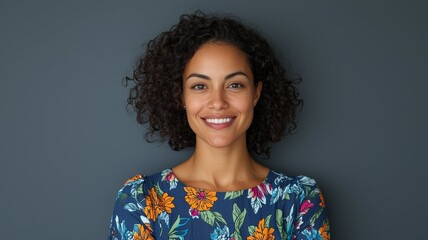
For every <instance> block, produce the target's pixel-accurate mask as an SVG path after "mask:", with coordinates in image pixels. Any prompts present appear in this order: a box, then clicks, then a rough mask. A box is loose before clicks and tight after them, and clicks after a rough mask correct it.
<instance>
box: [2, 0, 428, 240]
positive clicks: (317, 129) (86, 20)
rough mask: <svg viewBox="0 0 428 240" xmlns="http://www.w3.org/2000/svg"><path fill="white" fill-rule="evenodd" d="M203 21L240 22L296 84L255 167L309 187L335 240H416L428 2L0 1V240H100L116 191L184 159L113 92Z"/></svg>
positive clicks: (421, 201)
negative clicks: (148, 134) (305, 178)
mask: <svg viewBox="0 0 428 240" xmlns="http://www.w3.org/2000/svg"><path fill="white" fill-rule="evenodd" d="M368 2H370V3H368ZM197 8H201V9H205V10H210V11H214V12H215V11H225V12H228V13H233V14H236V15H238V16H240V17H241V18H242V19H244V21H245V22H247V23H249V24H251V25H252V26H254V27H256V28H257V29H259V30H260V31H261V32H262V33H263V34H265V35H266V36H267V38H269V39H270V40H271V41H272V43H273V45H274V46H275V48H276V49H277V52H278V54H279V55H280V57H281V58H282V59H283V60H284V62H285V63H287V66H289V67H291V68H292V69H293V70H294V72H295V73H298V74H301V76H302V77H303V79H304V81H303V83H302V84H301V86H300V89H301V94H302V96H303V98H304V99H305V106H304V109H303V111H302V113H301V114H300V115H299V128H298V132H297V134H296V135H294V136H291V137H288V138H286V139H285V140H284V141H282V142H280V143H279V144H277V145H276V146H275V147H274V151H273V154H272V159H270V160H269V161H266V162H265V164H266V165H267V166H269V167H271V168H273V169H276V170H279V171H284V172H286V173H288V174H289V175H297V174H305V175H309V176H311V177H314V178H316V179H317V180H318V182H319V184H320V185H321V187H322V188H323V190H324V192H325V195H326V200H327V204H328V205H329V212H330V217H331V223H332V228H333V239H347V240H352V239H355V240H358V239H423V238H424V236H425V237H426V233H425V231H423V226H424V225H426V215H427V214H428V211H427V208H426V207H425V205H426V204H425V201H426V198H427V197H428V194H427V190H426V185H427V183H428V181H427V179H426V177H425V175H426V171H427V161H426V160H427V159H428V152H427V140H428V127H427V123H428V108H427V106H426V103H427V102H428V97H427V94H426V93H425V92H426V89H427V88H428V81H427V78H426V74H425V70H426V67H427V63H428V61H427V60H428V59H427V56H428V51H427V42H428V39H427V38H428V34H427V27H426V24H427V21H428V17H427V14H426V9H427V4H426V3H424V1H400V2H399V1H320V0H314V1H304V0H300V1H273V0H272V1H246V0H242V1H236V0H235V1H226V0H224V1H218V0H217V1H192V0H186V1H184V0H181V1H173V0H171V1H165V0H163V1H142V0H141V1H77V0H75V1H68V2H67V3H66V2H65V1H62V2H61V1H12V0H10V1H5V0H2V1H0V34H1V37H0V111H1V118H0V161H1V165H0V184H1V185H0V186H1V197H0V208H1V210H0V236H1V237H0V238H1V239H76V238H77V239H104V238H105V237H106V236H107V227H108V223H109V218H110V214H111V210H112V207H113V202H114V198H115V195H116V192H117V190H118V189H119V187H120V186H121V184H122V183H123V181H124V180H125V179H127V178H128V177H131V176H133V175H134V174H135V173H137V172H142V173H145V174H149V173H154V172H157V171H159V170H161V169H163V168H166V167H170V166H172V165H175V164H177V163H179V162H180V161H182V160H184V159H185V158H186V157H187V156H188V155H189V154H190V151H184V152H180V153H177V152H173V151H171V150H169V149H168V147H167V146H166V145H161V144H148V143H146V142H145V141H144V139H143V131H144V128H143V127H141V126H138V125H137V124H136V122H135V120H134V116H133V115H132V114H128V113H127V111H126V109H125V106H126V101H125V100H126V96H127V89H126V88H124V87H123V86H122V85H121V79H122V77H123V76H124V75H126V74H129V73H130V72H131V69H132V66H133V63H134V60H135V59H136V58H137V56H138V55H139V53H140V52H141V50H142V48H141V46H142V44H143V42H144V41H146V40H149V39H151V38H152V37H154V36H155V35H156V34H157V33H159V32H160V31H162V30H166V29H168V28H169V27H170V26H171V25H172V24H173V23H175V22H176V21H177V19H178V16H179V15H180V14H181V13H184V12H191V11H193V10H194V9H197ZM424 67H425V68H424Z"/></svg>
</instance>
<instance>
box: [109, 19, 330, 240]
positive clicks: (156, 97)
mask: <svg viewBox="0 0 428 240" xmlns="http://www.w3.org/2000/svg"><path fill="white" fill-rule="evenodd" d="M127 80H133V81H134V82H135V86H134V87H133V88H132V89H131V94H130V97H129V99H128V103H129V104H131V105H133V106H134V109H135V110H136V112H137V120H138V122H139V123H141V124H145V123H148V125H149V127H148V133H147V135H146V137H147V138H148V140H149V141H151V140H154V139H157V138H158V139H161V140H168V143H169V144H170V146H171V147H172V149H174V150H181V149H183V148H187V147H194V149H195V150H194V152H193V154H192V155H191V157H190V158H189V159H188V160H187V161H184V162H183V163H182V164H180V165H178V166H175V167H173V168H171V169H166V170H164V171H162V172H160V173H157V174H154V175H150V176H144V177H143V176H141V175H137V176H136V177H134V178H132V179H130V180H129V181H127V183H126V184H125V186H124V187H123V188H122V189H121V190H120V191H119V193H118V196H117V200H116V205H115V208H114V212H113V216H112V223H111V227H110V228H111V229H110V239H329V238H330V235H329V225H328V220H327V215H326V210H325V203H324V200H323V197H322V194H321V192H320V191H319V189H318V187H317V186H316V183H315V181H314V180H313V179H310V178H308V177H305V176H298V177H289V176H287V175H285V174H281V173H277V172H274V171H272V170H269V169H268V168H266V167H264V166H262V165H260V164H259V163H257V162H256V161H254V160H253V158H252V156H251V153H255V154H259V155H262V156H263V157H264V158H268V157H269V153H270V152H269V147H268V143H269V142H276V141H279V140H280V139H281V137H282V136H284V135H285V133H290V132H292V131H293V130H294V129H295V127H296V125H295V122H294V120H295V112H296V110H297V109H298V108H299V107H300V105H301V104H302V101H301V100H300V99H299V98H298V92H297V90H296V88H295V86H294V85H293V84H294V83H293V82H292V81H291V80H289V79H287V77H286V74H285V71H284V69H283V68H282V67H281V65H280V63H279V62H278V60H277V59H276V57H275V55H274V53H273V51H272V50H271V48H270V46H269V45H268V43H267V42H266V41H265V40H264V39H263V38H262V37H261V36H260V35H259V34H258V33H256V32H255V31H254V30H252V29H250V28H248V27H246V26H243V25H242V24H241V23H239V22H238V21H237V20H234V19H231V18H227V17H219V16H207V15H205V14H203V13H201V12H196V13H194V14H192V15H183V16H181V18H180V22H179V23H178V24H177V25H175V26H173V28H172V29H171V30H170V31H167V32H164V33H162V34H160V35H159V36H158V37H156V38H155V39H154V40H152V41H150V42H149V44H148V46H147V50H146V52H145V54H144V55H143V56H142V57H141V59H140V61H139V64H138V66H137V68H136V69H135V71H134V76H133V78H132V79H127Z"/></svg>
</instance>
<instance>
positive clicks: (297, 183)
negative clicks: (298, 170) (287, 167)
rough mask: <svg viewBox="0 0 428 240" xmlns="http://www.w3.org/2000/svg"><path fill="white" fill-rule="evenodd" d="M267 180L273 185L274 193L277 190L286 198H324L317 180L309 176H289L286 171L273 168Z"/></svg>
mask: <svg viewBox="0 0 428 240" xmlns="http://www.w3.org/2000/svg"><path fill="white" fill-rule="evenodd" d="M267 181H268V183H269V184H270V185H271V187H272V189H273V192H274V193H275V192H277V193H278V194H279V195H281V196H282V197H283V198H286V199H293V198H294V199H300V200H301V199H304V198H307V197H320V198H322V194H321V191H320V188H319V187H318V184H317V182H316V181H315V179H313V178H311V177H308V176H304V175H298V176H289V175H286V174H285V173H280V172H276V171H273V170H271V171H270V174H269V177H268V179H267ZM293 196H294V197H293ZM278 197H279V196H278Z"/></svg>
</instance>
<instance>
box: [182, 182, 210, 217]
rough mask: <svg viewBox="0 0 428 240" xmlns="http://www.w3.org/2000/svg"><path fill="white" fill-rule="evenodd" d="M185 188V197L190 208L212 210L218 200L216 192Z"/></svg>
mask: <svg viewBox="0 0 428 240" xmlns="http://www.w3.org/2000/svg"><path fill="white" fill-rule="evenodd" d="M184 190H185V191H186V192H187V195H186V197H185V198H184V199H185V200H186V202H187V203H188V204H189V205H190V208H192V209H197V210H198V211H206V210H210V209H211V208H212V206H213V205H214V202H215V201H216V200H217V197H216V192H212V191H207V190H200V189H196V188H192V187H184Z"/></svg>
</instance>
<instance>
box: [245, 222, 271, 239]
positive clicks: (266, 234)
mask: <svg viewBox="0 0 428 240" xmlns="http://www.w3.org/2000/svg"><path fill="white" fill-rule="evenodd" d="M274 231H275V229H273V228H269V227H265V219H264V218H263V219H262V220H260V221H259V224H258V226H257V227H256V229H255V230H254V233H253V235H252V236H248V237H247V240H274V239H275V236H274V235H273V232H274Z"/></svg>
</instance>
